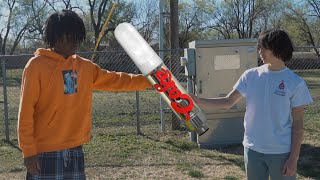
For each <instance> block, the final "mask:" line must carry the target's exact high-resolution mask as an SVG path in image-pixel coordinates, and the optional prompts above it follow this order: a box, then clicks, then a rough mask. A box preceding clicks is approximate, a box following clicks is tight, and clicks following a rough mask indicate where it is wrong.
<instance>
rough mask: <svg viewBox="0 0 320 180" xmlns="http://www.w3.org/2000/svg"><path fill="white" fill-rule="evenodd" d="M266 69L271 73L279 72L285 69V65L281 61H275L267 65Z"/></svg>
mask: <svg viewBox="0 0 320 180" xmlns="http://www.w3.org/2000/svg"><path fill="white" fill-rule="evenodd" d="M268 68H269V69H270V70H271V71H281V70H282V69H284V68H286V65H285V63H284V62H283V61H282V60H280V59H277V60H275V61H273V62H272V63H268Z"/></svg>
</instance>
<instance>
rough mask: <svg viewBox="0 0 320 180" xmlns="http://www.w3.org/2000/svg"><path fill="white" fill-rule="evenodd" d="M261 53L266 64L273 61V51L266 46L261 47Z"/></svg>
mask: <svg viewBox="0 0 320 180" xmlns="http://www.w3.org/2000/svg"><path fill="white" fill-rule="evenodd" d="M259 55H260V58H261V60H262V61H263V63H264V64H268V63H271V61H272V60H273V59H274V55H273V53H272V51H271V50H269V49H266V48H264V47H260V48H259Z"/></svg>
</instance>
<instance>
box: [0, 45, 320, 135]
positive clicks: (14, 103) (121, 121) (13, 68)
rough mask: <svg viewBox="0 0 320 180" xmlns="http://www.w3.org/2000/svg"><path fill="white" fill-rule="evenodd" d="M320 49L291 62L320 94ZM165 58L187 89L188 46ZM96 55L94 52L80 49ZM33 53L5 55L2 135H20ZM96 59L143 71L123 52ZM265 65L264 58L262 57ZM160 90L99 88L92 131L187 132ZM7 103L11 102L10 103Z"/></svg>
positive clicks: (315, 114)
mask: <svg viewBox="0 0 320 180" xmlns="http://www.w3.org/2000/svg"><path fill="white" fill-rule="evenodd" d="M318 49H319V48H318V47H297V48H296V51H295V52H294V56H293V58H292V61H290V62H289V63H288V64H287V66H288V67H289V68H291V69H293V70H294V71H295V72H296V73H297V74H299V75H300V76H302V77H303V78H304V79H305V80H306V82H307V84H308V87H309V89H310V91H311V94H312V96H313V97H319V95H320V58H319V53H318V51H317V50H318ZM162 53H163V56H164V58H163V59H164V62H165V64H166V66H167V67H168V68H169V69H170V70H171V71H172V73H173V74H174V76H175V77H176V79H177V80H179V81H180V83H181V84H182V85H183V86H184V87H185V88H186V84H187V82H186V81H187V80H186V76H185V74H184V67H182V66H180V57H182V56H183V50H166V51H163V52H162ZM79 55H81V56H82V57H85V58H88V59H92V57H93V52H80V53H79ZM30 57H32V55H18V56H2V57H1V67H2V68H1V69H0V71H1V73H0V75H1V77H0V122H1V125H0V139H7V140H12V139H15V140H16V139H17V134H16V126H17V114H18V108H19V97H20V85H21V75H22V72H23V68H24V65H25V64H26V62H27V61H28V60H29V58H30ZM93 61H94V62H95V63H97V64H99V65H100V66H101V67H102V68H104V69H107V70H110V71H122V72H127V73H140V72H139V70H138V69H137V68H136V66H135V65H134V63H133V62H132V60H131V59H130V58H129V57H128V56H127V54H126V53H125V52H124V51H113V52H96V53H95V57H94V58H93ZM259 63H260V61H259ZM160 99H161V98H160V95H159V94H158V92H157V91H155V90H145V91H130V92H111V91H95V92H94V94H93V109H92V131H97V132H108V133H110V134H112V133H117V134H119V132H121V133H123V134H126V133H138V134H153V135H157V134H160V133H162V132H164V131H171V130H172V129H173V128H174V129H178V130H182V131H184V128H183V127H182V126H181V125H180V123H179V121H178V120H177V119H176V117H175V115H174V114H173V113H172V112H171V110H170V108H169V107H168V106H167V104H166V103H164V102H162V103H161V100H160ZM5 102H7V103H5ZM319 104H320V103H319V100H317V99H316V98H315V99H314V103H313V104H312V105H311V106H309V107H308V108H307V110H306V126H313V125H314V123H315V122H316V120H317V119H319V118H320V117H319V115H320V114H319V111H320V108H319Z"/></svg>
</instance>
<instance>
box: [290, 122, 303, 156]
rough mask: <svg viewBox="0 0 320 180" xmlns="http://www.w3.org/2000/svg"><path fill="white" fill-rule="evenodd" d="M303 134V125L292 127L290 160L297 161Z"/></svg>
mask: <svg viewBox="0 0 320 180" xmlns="http://www.w3.org/2000/svg"><path fill="white" fill-rule="evenodd" d="M301 122H303V121H301ZM303 133H304V130H303V124H296V125H294V126H293V128H292V139H291V153H290V158H293V159H296V160H298V159H299V154H300V148H301V143H302V141H303Z"/></svg>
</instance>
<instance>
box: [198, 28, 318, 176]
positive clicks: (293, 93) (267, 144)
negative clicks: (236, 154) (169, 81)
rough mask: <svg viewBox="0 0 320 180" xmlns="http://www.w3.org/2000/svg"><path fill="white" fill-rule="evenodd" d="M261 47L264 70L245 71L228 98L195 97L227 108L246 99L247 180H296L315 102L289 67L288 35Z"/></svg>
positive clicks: (262, 41)
mask: <svg viewBox="0 0 320 180" xmlns="http://www.w3.org/2000/svg"><path fill="white" fill-rule="evenodd" d="M257 48H258V51H259V55H260V57H261V59H262V61H263V62H264V65H262V66H260V67H256V68H252V69H249V70H247V71H245V72H244V73H243V74H242V75H241V77H240V78H239V80H238V82H237V83H236V84H235V85H234V86H233V90H232V91H231V92H230V93H229V94H228V95H227V96H226V97H222V98H207V99H206V98H197V97H195V96H192V97H193V99H194V100H195V102H196V103H198V104H203V105H208V106H210V107H213V108H225V109H228V108H230V107H232V106H233V105H234V104H236V103H237V102H238V101H239V100H240V99H241V98H242V97H245V98H246V113H245V118H244V128H245V133H244V139H243V146H244V161H245V167H246V173H247V179H249V180H251V179H252V180H256V179H259V180H264V179H266V180H267V179H268V178H269V176H270V178H271V179H275V180H280V179H296V171H297V161H298V158H299V153H300V146H301V143H302V139H303V118H304V108H305V106H306V105H308V104H310V103H312V98H311V95H310V92H309V90H308V88H307V85H306V83H305V81H304V80H303V79H302V78H301V77H299V76H298V75H297V74H295V73H294V72H292V71H291V70H290V69H288V68H287V67H286V66H285V62H286V61H289V60H290V59H291V58H292V52H293V45H292V42H291V40H290V38H289V36H288V35H287V33H286V32H284V31H282V30H278V29H272V30H267V31H265V32H262V33H261V34H260V36H259V38H258V47H257Z"/></svg>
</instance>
